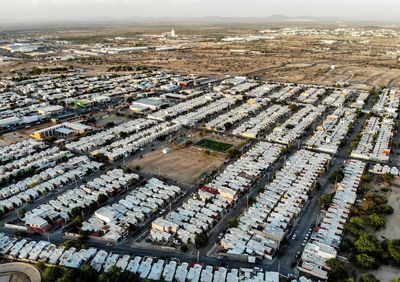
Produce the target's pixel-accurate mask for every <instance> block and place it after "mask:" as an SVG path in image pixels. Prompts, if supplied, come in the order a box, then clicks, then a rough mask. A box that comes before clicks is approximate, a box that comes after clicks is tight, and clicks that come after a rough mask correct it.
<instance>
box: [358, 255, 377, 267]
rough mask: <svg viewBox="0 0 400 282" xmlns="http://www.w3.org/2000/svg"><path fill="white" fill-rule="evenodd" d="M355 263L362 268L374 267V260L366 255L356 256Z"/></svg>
mask: <svg viewBox="0 0 400 282" xmlns="http://www.w3.org/2000/svg"><path fill="white" fill-rule="evenodd" d="M356 262H357V264H358V265H359V266H361V267H364V268H373V267H375V266H376V262H375V259H374V258H373V257H371V256H369V255H367V254H359V255H356Z"/></svg>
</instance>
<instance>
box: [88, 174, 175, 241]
mask: <svg viewBox="0 0 400 282" xmlns="http://www.w3.org/2000/svg"><path fill="white" fill-rule="evenodd" d="M180 194H181V188H179V187H178V186H174V185H168V184H166V183H164V182H162V181H161V180H159V179H156V178H151V179H149V180H148V181H147V183H146V184H145V185H144V186H143V187H140V188H137V189H134V190H133V191H131V192H129V193H128V194H127V195H126V197H124V198H123V199H121V200H119V201H118V202H117V203H115V204H112V205H108V206H104V207H101V208H100V209H98V210H96V211H95V213H94V215H93V216H92V217H90V218H89V219H88V220H87V221H85V222H83V224H82V228H81V230H83V231H88V232H89V233H90V234H96V236H99V237H102V238H103V239H105V240H107V241H112V242H117V241H119V240H121V239H123V238H124V237H125V236H126V235H128V234H129V228H130V227H135V226H136V227H137V226H139V224H141V223H143V222H144V220H145V219H146V218H149V217H150V216H151V215H153V214H155V213H156V212H157V211H159V210H160V209H161V208H162V207H165V206H166V205H167V203H170V202H172V201H173V200H175V199H176V198H177V197H178V196H179V195H180Z"/></svg>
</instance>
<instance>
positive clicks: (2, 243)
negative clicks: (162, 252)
mask: <svg viewBox="0 0 400 282" xmlns="http://www.w3.org/2000/svg"><path fill="white" fill-rule="evenodd" d="M0 253H1V254H3V255H5V256H7V257H9V258H14V259H16V260H21V261H29V262H38V261H42V262H45V263H47V264H50V265H60V266H64V267H68V268H80V267H81V266H82V265H84V264H88V265H90V266H91V267H92V268H93V269H94V270H96V271H98V272H107V271H109V270H110V269H111V268H112V267H119V268H120V269H121V270H122V271H129V272H132V273H135V274H137V275H138V276H139V277H140V279H141V280H146V279H147V280H151V281H166V282H173V281H177V282H186V281H187V282H225V281H226V282H238V281H244V282H264V281H265V282H279V281H280V274H279V272H271V271H264V270H262V269H260V268H257V269H256V268H245V267H243V268H239V269H235V268H232V269H228V268H226V267H222V266H220V267H217V266H212V265H204V264H203V263H190V264H189V263H187V262H179V261H177V260H165V259H157V258H153V257H140V256H135V255H128V254H119V253H112V252H107V251H105V250H98V249H96V248H93V247H91V248H88V249H80V250H77V249H76V248H75V247H71V248H69V249H66V248H64V247H63V246H59V247H57V246H56V245H54V244H51V243H50V242H48V241H39V242H36V241H28V240H27V239H20V240H19V239H17V238H15V237H9V236H7V235H5V234H4V233H0ZM306 281H308V280H302V282H306Z"/></svg>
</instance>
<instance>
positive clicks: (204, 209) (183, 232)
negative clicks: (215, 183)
mask: <svg viewBox="0 0 400 282" xmlns="http://www.w3.org/2000/svg"><path fill="white" fill-rule="evenodd" d="M228 207H229V202H228V200H227V199H225V198H224V197H222V196H221V195H219V194H217V193H215V191H213V190H211V189H207V188H202V189H200V190H199V191H198V192H197V193H196V194H195V195H193V197H192V198H190V199H189V200H187V201H186V202H185V203H183V204H182V205H181V206H180V207H179V208H177V209H175V210H174V211H171V212H169V213H168V214H167V215H166V216H165V218H158V219H156V220H155V221H153V222H152V224H151V231H150V237H151V239H152V240H153V241H155V242H168V241H169V240H171V239H172V238H173V237H174V236H175V237H176V238H177V239H178V240H179V241H180V242H182V243H184V244H189V243H192V244H193V243H195V241H194V240H195V237H196V235H198V234H201V233H203V232H206V231H208V230H209V229H210V228H211V227H212V226H214V224H215V223H216V222H217V221H218V220H219V219H221V214H223V212H224V211H226V210H227V209H228Z"/></svg>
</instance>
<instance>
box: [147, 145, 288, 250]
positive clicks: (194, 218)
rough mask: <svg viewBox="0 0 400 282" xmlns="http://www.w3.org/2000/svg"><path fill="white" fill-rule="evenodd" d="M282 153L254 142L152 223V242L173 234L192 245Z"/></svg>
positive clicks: (276, 148) (166, 239)
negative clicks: (182, 202) (222, 169)
mask: <svg viewBox="0 0 400 282" xmlns="http://www.w3.org/2000/svg"><path fill="white" fill-rule="evenodd" d="M282 150H283V146H282V145H278V144H272V143H268V142H259V143H257V144H256V145H255V146H254V147H252V148H251V149H250V150H249V151H248V152H246V153H245V154H243V155H242V156H241V157H240V158H239V159H238V160H237V161H235V162H234V163H232V164H229V165H228V166H227V167H226V169H225V170H224V171H223V172H222V173H221V174H219V175H218V176H217V177H216V178H215V179H214V180H212V181H211V182H210V183H208V184H206V185H205V186H204V187H202V188H201V189H200V190H199V191H198V192H197V193H196V195H194V196H193V198H190V199H189V200H188V201H187V202H186V203H184V204H183V205H182V206H181V207H179V208H178V209H176V210H175V211H172V212H170V213H169V214H168V215H167V216H166V217H165V218H164V219H163V218H159V219H157V220H155V221H154V222H153V223H152V230H151V237H152V239H153V240H156V241H168V240H170V238H171V236H172V235H173V234H175V233H176V234H177V236H178V238H179V239H180V240H181V241H182V242H183V243H185V244H187V243H194V242H193V239H194V238H195V236H196V235H197V234H200V233H203V232H207V231H208V230H209V229H210V228H211V227H212V226H213V225H214V224H215V222H216V221H217V220H218V219H220V218H221V216H222V215H223V214H224V213H225V212H226V211H227V209H228V208H229V207H230V206H231V205H232V204H234V203H235V202H236V201H237V200H238V198H240V197H241V196H243V194H244V193H245V192H246V191H247V190H248V189H250V187H251V186H252V185H253V184H254V183H256V182H257V180H259V179H260V177H261V176H262V174H263V173H265V172H266V171H267V169H268V168H269V167H270V166H271V165H272V164H273V163H274V162H275V161H276V160H277V159H278V158H279V156H280V155H281V152H282Z"/></svg>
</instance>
